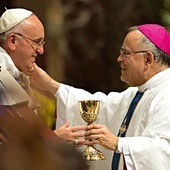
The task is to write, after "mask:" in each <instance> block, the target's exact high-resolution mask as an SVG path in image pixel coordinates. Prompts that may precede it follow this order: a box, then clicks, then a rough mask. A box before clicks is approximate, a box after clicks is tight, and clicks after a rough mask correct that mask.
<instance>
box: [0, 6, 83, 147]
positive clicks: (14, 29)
mask: <svg viewBox="0 0 170 170" xmlns="http://www.w3.org/2000/svg"><path fill="white" fill-rule="evenodd" d="M44 37H45V35H44V26H43V25H42V23H41V21H40V20H39V19H38V17H37V16H36V15H35V14H34V13H33V12H32V11H30V10H27V9H22V8H13V9H8V10H7V9H6V10H5V12H4V13H3V14H2V16H1V17H0V90H3V91H5V93H3V96H2V93H1V101H0V104H1V105H13V104H17V103H20V102H23V101H25V100H28V101H29V104H28V106H29V107H30V108H31V109H34V110H35V109H36V108H37V107H38V106H39V104H38V103H37V101H36V99H35V97H34V94H33V92H32V90H31V87H30V81H29V76H30V74H31V72H32V71H33V70H34V67H33V65H34V62H35V61H36V58H37V56H38V55H41V54H43V53H44V46H43V45H44V43H45V41H44ZM22 87H23V88H22ZM7 121H8V120H7ZM84 128H85V127H84V126H76V127H69V123H68V122H66V123H65V124H64V125H63V126H62V127H60V128H59V129H56V130H55V133H56V134H57V135H58V136H59V137H60V138H62V139H63V140H65V141H67V142H70V143H73V142H74V141H75V139H77V138H79V137H80V138H81V139H80V141H81V142H79V144H80V145H82V144H83V143H84V141H85V140H84V133H82V132H79V130H82V129H84Z"/></svg>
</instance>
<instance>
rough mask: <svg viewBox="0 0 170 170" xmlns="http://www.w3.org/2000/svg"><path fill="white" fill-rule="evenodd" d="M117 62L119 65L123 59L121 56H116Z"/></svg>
mask: <svg viewBox="0 0 170 170" xmlns="http://www.w3.org/2000/svg"><path fill="white" fill-rule="evenodd" d="M117 61H118V62H119V63H120V62H122V61H123V57H122V55H121V54H119V56H118V58H117Z"/></svg>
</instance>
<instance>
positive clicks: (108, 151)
mask: <svg viewBox="0 0 170 170" xmlns="http://www.w3.org/2000/svg"><path fill="white" fill-rule="evenodd" d="M117 61H118V62H119V63H120V66H121V80H122V81H123V82H126V83H128V84H130V85H131V86H132V87H129V88H128V89H127V90H125V91H123V92H121V93H118V92H110V93H109V94H108V95H105V94H103V93H101V92H96V93H95V94H90V93H89V92H87V91H85V90H83V89H78V88H74V87H71V86H68V85H64V84H61V83H59V82H57V81H55V80H53V79H52V78H51V77H50V76H48V75H47V74H46V73H45V72H44V71H43V70H42V69H40V68H39V67H38V66H37V65H34V67H35V69H34V72H33V74H32V75H31V82H32V84H33V85H34V86H36V87H38V88H40V89H42V90H47V91H50V92H51V93H53V94H54V95H55V96H56V98H57V102H58V105H57V127H60V126H62V125H63V124H64V122H65V121H66V120H69V121H70V124H71V125H72V126H73V125H81V124H84V121H83V120H82V118H81V116H80V113H79V109H78V101H79V100H85V99H97V100H100V103H101V105H100V110H99V115H98V118H97V120H96V121H95V124H92V125H90V126H88V127H87V128H86V132H85V136H86V139H87V142H86V144H98V145H97V147H98V148H99V145H100V146H101V148H99V150H101V151H102V152H103V153H104V154H105V155H106V160H101V161H94V162H92V163H91V166H90V169H92V170H110V169H112V168H113V167H112V166H111V165H112V157H113V155H114V154H115V155H116V153H119V154H120V155H121V159H120V163H119V168H118V169H119V170H122V169H123V166H126V168H127V169H128V170H129V169H130V170H132V169H133V170H135V169H137V170H144V169H145V170H160V169H162V170H167V169H170V161H169V158H170V130H169V129H170V68H169V67H170V35H169V33H168V32H167V31H166V29H165V28H164V27H162V26H160V25H157V24H145V25H139V26H136V27H132V28H130V30H129V32H128V33H127V35H126V36H125V39H124V41H123V44H122V47H121V50H120V55H119V57H118V59H117ZM37 77H38V81H36V80H37V79H36V78H37ZM137 91H140V92H144V94H143V96H142V98H141V99H140V101H139V102H138V104H137V106H136V109H135V110H134V112H133V116H132V117H131V120H130V123H129V126H128V128H127V129H126V135H125V137H119V136H117V134H118V132H119V129H120V126H121V124H122V122H123V121H124V118H125V116H126V113H127V110H128V108H129V106H130V103H131V101H132V99H133V98H134V96H135V94H136V92H137ZM123 160H124V161H123ZM113 169H114V168H113Z"/></svg>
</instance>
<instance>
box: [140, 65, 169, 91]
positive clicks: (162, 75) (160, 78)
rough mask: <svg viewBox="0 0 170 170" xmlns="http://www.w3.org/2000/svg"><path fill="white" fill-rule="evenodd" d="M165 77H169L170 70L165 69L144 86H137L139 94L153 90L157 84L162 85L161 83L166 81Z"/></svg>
mask: <svg viewBox="0 0 170 170" xmlns="http://www.w3.org/2000/svg"><path fill="white" fill-rule="evenodd" d="M167 77H170V68H167V69H166V70H163V71H161V72H159V73H157V74H156V75H154V76H153V77H152V78H150V79H149V80H148V81H147V82H146V83H145V84H143V85H141V86H138V89H139V91H140V92H144V91H146V90H148V89H151V88H154V87H155V86H157V85H158V84H160V83H162V81H164V80H166V79H167Z"/></svg>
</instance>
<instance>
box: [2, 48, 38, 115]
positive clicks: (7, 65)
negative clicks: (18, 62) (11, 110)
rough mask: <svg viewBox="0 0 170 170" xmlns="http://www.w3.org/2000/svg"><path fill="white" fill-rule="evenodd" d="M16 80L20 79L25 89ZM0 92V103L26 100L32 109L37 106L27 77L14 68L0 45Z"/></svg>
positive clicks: (11, 103)
mask: <svg viewBox="0 0 170 170" xmlns="http://www.w3.org/2000/svg"><path fill="white" fill-rule="evenodd" d="M17 80H21V82H22V83H23V85H24V87H25V89H23V88H22V87H21V85H20V84H19V83H18V82H17ZM0 92H1V96H0V104H1V105H13V104H17V103H20V102H24V101H28V106H29V107H30V108H32V109H36V108H37V107H38V106H39V104H38V102H37V100H36V99H35V97H34V94H33V92H32V90H31V87H30V82H29V78H28V77H27V76H26V75H25V74H24V73H22V72H20V71H19V70H18V69H17V68H16V66H15V65H14V62H13V61H12V59H11V57H10V56H9V55H8V53H7V52H6V51H5V50H4V49H3V48H2V47H0ZM35 112H36V111H35Z"/></svg>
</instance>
